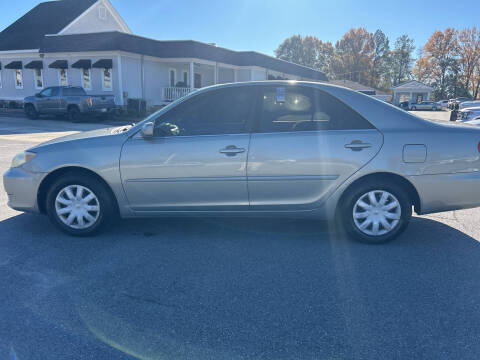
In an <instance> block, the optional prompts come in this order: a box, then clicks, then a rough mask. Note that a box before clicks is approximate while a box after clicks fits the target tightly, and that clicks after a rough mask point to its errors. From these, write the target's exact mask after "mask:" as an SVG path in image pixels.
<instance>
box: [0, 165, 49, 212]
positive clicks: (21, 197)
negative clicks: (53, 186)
mask: <svg viewBox="0 0 480 360" xmlns="http://www.w3.org/2000/svg"><path fill="white" fill-rule="evenodd" d="M44 175H45V174H43V173H30V172H28V171H26V170H24V169H23V168H22V167H19V168H13V169H10V170H8V171H7V172H6V173H5V174H4V175H3V186H4V188H5V191H6V192H7V195H8V206H9V207H11V208H12V209H14V210H17V211H24V212H34V213H38V212H39V207H38V203H37V194H38V188H39V186H40V182H41V180H42V178H43V176H44Z"/></svg>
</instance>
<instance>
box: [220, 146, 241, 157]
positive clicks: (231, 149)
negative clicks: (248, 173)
mask: <svg viewBox="0 0 480 360" xmlns="http://www.w3.org/2000/svg"><path fill="white" fill-rule="evenodd" d="M244 152H245V149H243V148H237V147H236V146H235V145H229V146H227V147H226V148H225V149H221V150H220V153H221V154H225V155H227V156H235V155H237V154H241V153H244Z"/></svg>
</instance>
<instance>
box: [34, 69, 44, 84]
mask: <svg viewBox="0 0 480 360" xmlns="http://www.w3.org/2000/svg"><path fill="white" fill-rule="evenodd" d="M33 80H34V81H35V89H43V71H42V69H33Z"/></svg>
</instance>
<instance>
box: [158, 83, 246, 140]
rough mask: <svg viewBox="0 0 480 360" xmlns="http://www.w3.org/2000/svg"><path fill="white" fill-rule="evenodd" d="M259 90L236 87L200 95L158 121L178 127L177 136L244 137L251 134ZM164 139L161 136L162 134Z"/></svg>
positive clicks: (159, 123)
mask: <svg viewBox="0 0 480 360" xmlns="http://www.w3.org/2000/svg"><path fill="white" fill-rule="evenodd" d="M254 97H255V88H254V87H252V86H232V87H227V88H222V89H216V90H211V91H208V92H206V93H202V94H198V95H197V96H194V97H192V98H191V99H188V100H186V101H185V102H183V103H181V104H179V105H177V106H176V107H175V108H173V109H172V110H170V111H168V112H167V113H165V114H163V115H162V116H161V117H160V118H158V119H157V120H156V121H155V127H156V128H159V127H160V126H161V124H164V123H169V124H173V125H176V126H178V129H179V131H178V132H177V133H176V135H181V136H182V135H183V136H191V135H217V134H241V133H245V132H248V131H249V121H250V118H251V116H252V109H253V103H252V102H253V101H254ZM159 135H160V134H159Z"/></svg>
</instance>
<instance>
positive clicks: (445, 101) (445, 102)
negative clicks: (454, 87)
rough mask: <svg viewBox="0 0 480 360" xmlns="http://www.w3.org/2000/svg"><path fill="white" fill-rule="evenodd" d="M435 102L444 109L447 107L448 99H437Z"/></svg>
mask: <svg viewBox="0 0 480 360" xmlns="http://www.w3.org/2000/svg"><path fill="white" fill-rule="evenodd" d="M437 104H438V105H439V106H440V108H441V109H442V110H445V109H447V108H448V100H440V101H437Z"/></svg>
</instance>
